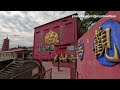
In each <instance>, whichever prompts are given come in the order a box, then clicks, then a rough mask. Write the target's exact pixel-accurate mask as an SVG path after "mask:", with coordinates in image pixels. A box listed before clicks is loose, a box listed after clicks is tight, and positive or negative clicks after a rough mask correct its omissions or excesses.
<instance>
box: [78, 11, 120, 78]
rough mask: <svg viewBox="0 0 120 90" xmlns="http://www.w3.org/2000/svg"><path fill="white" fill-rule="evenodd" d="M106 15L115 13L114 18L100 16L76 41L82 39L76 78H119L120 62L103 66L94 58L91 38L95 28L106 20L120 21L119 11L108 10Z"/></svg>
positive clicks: (92, 38)
mask: <svg viewBox="0 0 120 90" xmlns="http://www.w3.org/2000/svg"><path fill="white" fill-rule="evenodd" d="M107 15H116V17H114V18H108V17H107V18H102V19H100V20H99V21H98V22H97V23H96V24H95V25H93V26H92V27H91V28H90V29H89V30H88V32H86V33H85V34H84V35H83V36H82V37H81V38H80V39H79V40H78V41H80V40H83V41H84V57H83V60H82V61H81V60H79V59H78V60H77V72H78V79H81V78H82V79H119V78H120V63H119V64H117V65H115V66H111V67H108V66H104V65H101V64H100V63H99V61H98V60H97V59H96V58H95V55H94V51H93V40H94V35H95V30H97V29H98V28H99V27H100V26H101V25H102V24H103V23H104V22H105V21H106V20H111V19H113V20H117V21H120V11H110V12H108V13H107Z"/></svg>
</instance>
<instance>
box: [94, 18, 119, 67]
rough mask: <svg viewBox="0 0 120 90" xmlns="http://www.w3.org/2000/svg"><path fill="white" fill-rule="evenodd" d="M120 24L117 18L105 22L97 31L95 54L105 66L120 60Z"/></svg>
mask: <svg viewBox="0 0 120 90" xmlns="http://www.w3.org/2000/svg"><path fill="white" fill-rule="evenodd" d="M119 38H120V24H119V23H118V22H117V21H115V20H108V21H106V22H104V23H103V24H102V25H101V27H100V28H98V29H97V30H96V31H95V36H94V49H93V50H94V54H95V56H96V58H97V59H98V61H99V62H100V63H101V64H102V65H105V66H113V65H116V64H117V63H118V62H120V58H119V57H120V53H119V52H120V39H119Z"/></svg>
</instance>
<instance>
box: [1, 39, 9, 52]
mask: <svg viewBox="0 0 120 90" xmlns="http://www.w3.org/2000/svg"><path fill="white" fill-rule="evenodd" d="M7 50H9V39H8V37H7V38H6V39H4V41H3V46H2V51H7Z"/></svg>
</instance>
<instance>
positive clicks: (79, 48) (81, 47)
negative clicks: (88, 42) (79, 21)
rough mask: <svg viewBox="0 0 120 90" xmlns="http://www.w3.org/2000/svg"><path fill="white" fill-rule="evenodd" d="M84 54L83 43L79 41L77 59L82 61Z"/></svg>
mask: <svg viewBox="0 0 120 90" xmlns="http://www.w3.org/2000/svg"><path fill="white" fill-rule="evenodd" d="M83 54H84V42H83V41H82V40H81V41H80V42H79V44H78V57H79V59H80V60H83Z"/></svg>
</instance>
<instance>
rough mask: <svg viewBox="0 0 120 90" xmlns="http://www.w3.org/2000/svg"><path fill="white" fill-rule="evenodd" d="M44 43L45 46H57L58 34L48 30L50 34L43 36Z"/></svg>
mask: <svg viewBox="0 0 120 90" xmlns="http://www.w3.org/2000/svg"><path fill="white" fill-rule="evenodd" d="M45 42H46V43H47V44H57V43H58V42H59V40H58V34H57V33H56V32H53V31H52V30H50V32H48V33H47V34H46V36H45Z"/></svg>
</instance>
